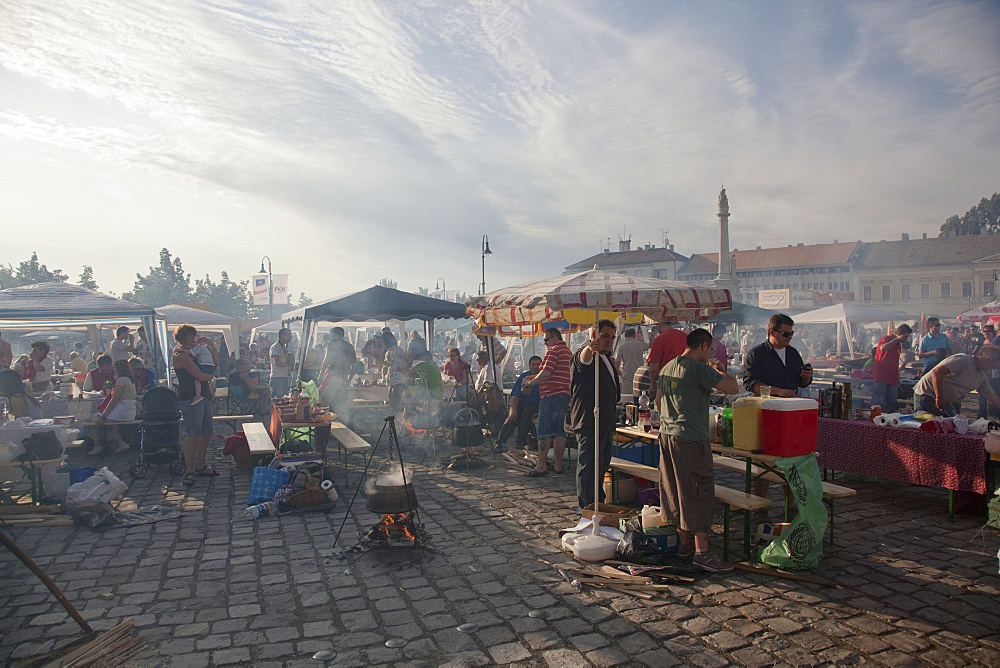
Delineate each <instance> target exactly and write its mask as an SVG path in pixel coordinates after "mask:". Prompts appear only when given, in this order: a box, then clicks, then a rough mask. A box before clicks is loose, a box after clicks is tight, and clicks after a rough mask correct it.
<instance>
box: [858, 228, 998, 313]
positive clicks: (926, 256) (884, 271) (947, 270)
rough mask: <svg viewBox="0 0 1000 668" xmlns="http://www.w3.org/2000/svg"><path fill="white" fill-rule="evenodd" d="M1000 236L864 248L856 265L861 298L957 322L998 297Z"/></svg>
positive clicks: (884, 243)
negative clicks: (959, 317)
mask: <svg viewBox="0 0 1000 668" xmlns="http://www.w3.org/2000/svg"><path fill="white" fill-rule="evenodd" d="M998 271H1000V234H984V235H975V236H961V237H932V238H929V239H928V238H927V237H926V235H925V236H924V238H922V239H910V238H909V235H908V234H904V235H902V238H901V239H900V240H898V241H878V242H874V243H867V244H864V247H863V249H862V252H861V253H860V254H859V257H858V261H857V262H856V264H855V274H856V276H857V290H856V298H857V300H858V302H859V303H861V304H871V305H873V306H878V307H880V308H886V309H889V310H893V311H904V312H906V313H910V314H912V315H914V316H919V315H920V314H921V313H926V314H927V315H936V316H938V317H941V318H954V317H956V316H957V315H959V314H960V313H963V312H964V311H968V310H969V309H971V308H974V307H976V306H979V305H981V304H984V303H986V302H990V301H993V300H994V299H996V296H995V295H996V290H997V287H998V286H997V272H998Z"/></svg>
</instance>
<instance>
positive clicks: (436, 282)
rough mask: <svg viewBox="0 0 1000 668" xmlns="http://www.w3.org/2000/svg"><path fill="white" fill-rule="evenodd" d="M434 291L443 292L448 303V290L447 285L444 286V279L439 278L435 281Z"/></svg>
mask: <svg viewBox="0 0 1000 668" xmlns="http://www.w3.org/2000/svg"><path fill="white" fill-rule="evenodd" d="M438 283H440V284H441V287H440V288H439V287H438ZM434 289H435V290H440V291H441V292H443V293H444V300H445V301H448V288H446V287H445V285H444V279H443V278H439V279H437V280H436V281H434Z"/></svg>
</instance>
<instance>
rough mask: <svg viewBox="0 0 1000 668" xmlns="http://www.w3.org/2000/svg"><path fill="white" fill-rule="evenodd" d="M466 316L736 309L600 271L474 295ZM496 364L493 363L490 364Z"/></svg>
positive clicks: (515, 320)
mask: <svg viewBox="0 0 1000 668" xmlns="http://www.w3.org/2000/svg"><path fill="white" fill-rule="evenodd" d="M465 308H466V312H467V313H468V314H469V315H470V316H472V317H473V318H475V319H476V320H477V321H478V322H479V324H480V325H493V326H499V327H501V328H502V327H504V326H508V327H519V326H525V325H533V324H538V323H545V322H551V321H553V320H560V319H562V320H566V321H568V322H570V323H577V324H587V323H589V324H596V322H597V321H598V320H601V319H603V318H607V319H609V320H613V319H615V318H619V319H624V318H628V317H636V316H637V315H639V314H641V315H645V316H648V317H649V318H651V319H653V320H654V321H657V322H660V321H663V320H669V319H677V320H705V319H707V318H710V317H712V316H713V315H715V314H716V313H719V312H721V311H725V310H727V309H730V308H732V298H731V296H730V294H729V291H728V290H719V289H715V288H708V287H704V286H701V285H695V284H693V283H683V282H680V281H668V280H663V279H658V278H640V277H636V276H625V275H624V274H612V273H610V272H607V271H603V270H601V269H598V268H596V267H595V268H594V269H592V270H590V271H584V272H580V273H578V274H568V275H566V276H556V277H554V278H547V279H543V280H541V281H533V282H531V283H522V284H521V285H514V286H511V287H509V288H503V289H501V290H496V291H494V292H489V293H487V294H485V295H478V296H476V297H471V298H470V299H469V300H468V301H466V303H465ZM490 362H491V363H492V360H491V361H490ZM599 367H600V365H598V364H594V374H595V380H594V405H595V406H598V405H600V385H601V384H600V378H599V374H600V368H599ZM594 433H595V434H600V433H601V432H600V415H599V412H598V411H596V410H595V411H594ZM598 441H599V439H597V438H595V439H594V455H593V456H594V472H595V475H594V519H593V525H594V528H593V539H594V541H595V542H599V541H606V540H607V539H605V538H604V537H603V536H599V531H598V526H599V523H600V520H599V513H598V512H597V511H598V506H597V499H598V498H599V494H598V485H599V484H600V477H601V476H600V475H599V473H600V472H599V468H600V466H599V464H598V463H599V462H600V457H599V453H598V447H599V443H598Z"/></svg>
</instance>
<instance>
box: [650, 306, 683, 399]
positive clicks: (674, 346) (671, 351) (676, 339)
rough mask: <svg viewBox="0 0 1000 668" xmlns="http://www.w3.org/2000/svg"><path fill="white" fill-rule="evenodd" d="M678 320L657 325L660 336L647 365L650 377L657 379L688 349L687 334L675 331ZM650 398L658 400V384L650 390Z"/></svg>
mask: <svg viewBox="0 0 1000 668" xmlns="http://www.w3.org/2000/svg"><path fill="white" fill-rule="evenodd" d="M676 323H677V321H676V320H664V321H662V322H658V323H656V331H658V332H659V334H657V335H656V338H655V339H653V345H652V347H651V348H650V349H649V357H648V358H646V363H647V364H648V365H649V377H650V378H657V377H659V375H660V369H662V368H663V367H664V366H665V365H666V363H667V362H669V361H670V360H672V359H674V358H676V357H679V356H680V355H681V353H683V352H684V350H685V349H686V348H687V334H685V333H684V332H682V331H681V330H679V329H675V328H674V325H675V324H676ZM649 394H650V396H649V398H650V399H655V398H656V383H653V384H652V385H651V386H650V388H649Z"/></svg>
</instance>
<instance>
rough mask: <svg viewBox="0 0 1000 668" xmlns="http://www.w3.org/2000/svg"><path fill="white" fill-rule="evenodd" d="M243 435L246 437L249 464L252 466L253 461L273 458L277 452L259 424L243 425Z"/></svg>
mask: <svg viewBox="0 0 1000 668" xmlns="http://www.w3.org/2000/svg"><path fill="white" fill-rule="evenodd" d="M243 433H244V434H246V437H247V445H248V446H250V463H251V466H253V461H254V460H255V459H259V458H263V457H274V456H275V455H276V454H277V453H278V451H277V449H276V448H275V447H274V441H272V440H271V435H270V434H268V433H267V429H266V428H265V427H264V425H263V423H261V422H248V423H246V424H244V425H243Z"/></svg>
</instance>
